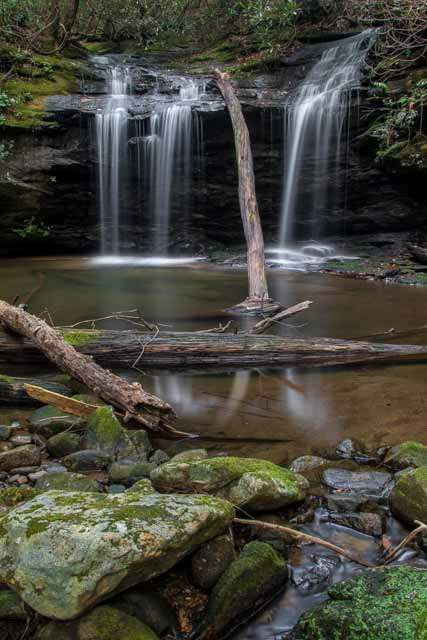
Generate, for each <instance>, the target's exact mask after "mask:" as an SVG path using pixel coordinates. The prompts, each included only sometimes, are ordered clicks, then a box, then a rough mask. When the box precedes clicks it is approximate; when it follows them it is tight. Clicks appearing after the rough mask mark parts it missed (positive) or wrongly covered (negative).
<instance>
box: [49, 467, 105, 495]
mask: <svg viewBox="0 0 427 640" xmlns="http://www.w3.org/2000/svg"><path fill="white" fill-rule="evenodd" d="M36 488H37V489H41V490H43V491H51V490H56V491H99V490H100V487H99V484H98V482H97V481H96V480H92V479H91V478H87V477H86V476H85V475H83V474H80V473H68V472H65V473H64V472H61V471H59V472H57V473H47V474H45V475H44V476H43V477H42V478H40V479H39V480H37V482H36Z"/></svg>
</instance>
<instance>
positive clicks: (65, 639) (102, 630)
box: [37, 606, 159, 640]
mask: <svg viewBox="0 0 427 640" xmlns="http://www.w3.org/2000/svg"><path fill="white" fill-rule="evenodd" d="M37 640H159V638H158V636H157V635H156V634H155V633H154V632H153V631H152V630H151V629H150V628H149V627H147V626H146V625H145V624H144V623H143V622H141V621H140V620H138V619H137V618H135V617H133V616H130V615H128V614H127V613H124V612H123V611H120V610H119V609H116V608H114V607H110V606H102V607H96V608H95V609H93V611H91V612H90V613H88V614H87V615H86V616H83V617H82V618H80V620H77V621H76V622H68V623H61V622H50V623H49V624H47V625H46V626H45V627H43V629H41V631H40V632H39V633H38V636H37Z"/></svg>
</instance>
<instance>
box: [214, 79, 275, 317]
mask: <svg viewBox="0 0 427 640" xmlns="http://www.w3.org/2000/svg"><path fill="white" fill-rule="evenodd" d="M215 76H216V82H217V84H218V87H219V89H220V91H221V93H222V96H223V98H224V101H225V104H226V106H227V108H228V111H229V113H230V118H231V122H232V125H233V130H234V139H235V144H236V157H237V168H238V172H239V201H240V211H241V214H242V221H243V229H244V232H245V238H246V245H247V255H248V279H249V296H248V298H247V299H246V300H245V301H244V302H242V303H241V304H240V305H237V306H236V307H233V309H235V310H236V311H252V312H254V311H259V310H261V311H273V310H276V309H277V308H279V306H280V305H278V304H277V303H274V302H273V301H272V300H271V299H270V297H269V295H268V287H267V278H266V275H265V261H264V237H263V233H262V226H261V220H260V216H259V209H258V202H257V197H256V191H255V175H254V166H253V157H252V150H251V141H250V137H249V131H248V127H247V124H246V121H245V117H244V115H243V111H242V107H241V105H240V102H239V100H238V99H237V97H236V94H235V93H234V90H233V87H232V85H231V82H230V78H229V76H228V74H227V73H222V72H221V71H219V70H218V69H216V70H215Z"/></svg>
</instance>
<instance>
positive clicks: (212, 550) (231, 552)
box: [191, 535, 236, 591]
mask: <svg viewBox="0 0 427 640" xmlns="http://www.w3.org/2000/svg"><path fill="white" fill-rule="evenodd" d="M235 559H236V551H235V549H234V544H233V540H232V538H231V536H229V535H224V536H219V537H218V538H215V540H210V541H209V542H207V543H206V544H204V545H203V546H202V547H201V548H200V549H199V550H198V551H196V553H195V554H194V555H193V557H192V558H191V575H192V577H193V580H194V583H195V584H196V585H197V586H198V587H200V588H201V589H204V590H205V591H208V590H209V589H211V587H213V586H214V584H216V583H217V582H218V580H219V579H220V577H221V576H222V574H223V573H224V571H225V570H226V569H227V568H228V567H229V566H230V564H231V563H232V562H233V560H235Z"/></svg>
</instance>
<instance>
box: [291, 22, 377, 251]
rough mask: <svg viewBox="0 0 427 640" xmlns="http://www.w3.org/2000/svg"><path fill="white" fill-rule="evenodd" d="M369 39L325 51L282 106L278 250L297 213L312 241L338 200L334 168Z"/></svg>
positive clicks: (344, 148) (368, 34) (369, 34)
mask: <svg viewBox="0 0 427 640" xmlns="http://www.w3.org/2000/svg"><path fill="white" fill-rule="evenodd" d="M374 35H375V32H374V31H372V30H367V31H364V32H363V33H362V34H360V35H358V36H355V37H353V38H348V39H346V40H345V41H342V42H341V43H340V44H339V45H337V46H335V47H332V48H330V49H328V50H327V51H325V52H324V53H323V55H322V57H321V59H320V61H319V62H318V63H317V64H316V65H315V66H314V67H313V69H312V70H311V72H310V73H309V74H308V76H307V78H306V79H305V80H304V82H303V84H302V85H301V87H300V88H299V90H298V92H297V93H296V95H295V96H294V97H293V98H292V99H291V101H290V102H289V103H288V104H287V105H286V107H285V157H284V166H285V173H284V186H283V195H282V211H281V224H280V237H279V244H280V246H281V247H285V246H286V244H287V243H289V241H290V240H292V235H293V233H294V226H295V220H296V216H297V214H298V210H301V209H304V213H305V215H306V214H309V215H310V219H311V223H310V227H309V231H310V233H311V234H312V235H314V236H316V235H317V234H318V231H319V228H320V227H321V222H322V217H323V216H324V215H326V214H327V213H328V211H330V210H331V209H334V208H337V207H338V206H339V200H340V199H341V200H342V198H343V195H344V193H345V185H343V184H342V183H341V178H340V167H341V166H342V163H343V162H344V164H347V162H348V139H349V123H350V116H351V111H352V108H353V104H354V97H355V95H356V96H357V95H358V93H357V92H358V89H359V88H360V83H361V79H362V71H363V65H364V62H365V60H366V56H367V53H368V51H369V48H370V46H371V44H372V42H373V40H374ZM307 183H308V184H307ZM304 217H305V216H304Z"/></svg>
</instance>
